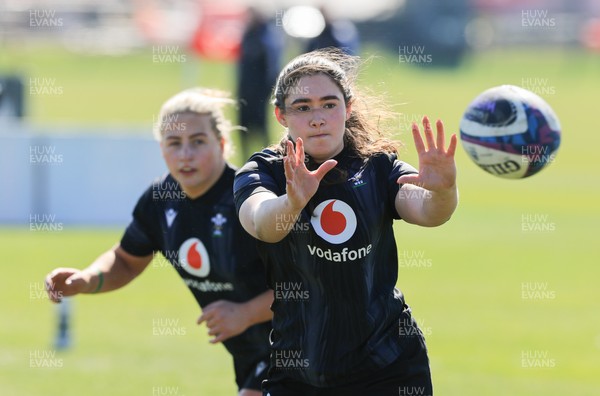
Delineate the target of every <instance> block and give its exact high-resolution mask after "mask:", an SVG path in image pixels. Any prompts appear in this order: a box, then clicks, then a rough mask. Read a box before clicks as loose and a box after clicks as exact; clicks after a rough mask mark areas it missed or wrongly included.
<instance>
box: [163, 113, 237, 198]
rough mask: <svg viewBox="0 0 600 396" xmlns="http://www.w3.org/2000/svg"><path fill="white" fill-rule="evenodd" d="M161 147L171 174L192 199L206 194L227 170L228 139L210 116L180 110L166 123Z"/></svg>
mask: <svg viewBox="0 0 600 396" xmlns="http://www.w3.org/2000/svg"><path fill="white" fill-rule="evenodd" d="M163 129H164V130H165V132H164V134H163V137H162V140H161V142H160V148H161V151H162V155H163V158H164V159H165V162H166V164H167V168H169V172H170V173H171V175H172V176H173V177H174V178H175V180H177V182H178V183H179V185H180V186H181V188H182V189H183V191H184V192H185V193H186V195H187V196H188V197H190V198H197V197H199V196H201V195H203V194H204V193H205V192H206V191H207V190H208V189H210V188H211V187H212V186H213V184H214V183H215V182H216V181H217V180H218V179H219V177H221V174H222V173H223V170H224V169H225V159H224V158H223V147H224V140H223V139H222V138H219V137H217V134H216V133H215V132H214V130H213V128H212V125H211V122H210V116H209V115H204V114H203V115H200V114H195V113H177V114H174V115H172V116H171V117H170V118H169V121H168V122H167V123H165V124H164V128H163Z"/></svg>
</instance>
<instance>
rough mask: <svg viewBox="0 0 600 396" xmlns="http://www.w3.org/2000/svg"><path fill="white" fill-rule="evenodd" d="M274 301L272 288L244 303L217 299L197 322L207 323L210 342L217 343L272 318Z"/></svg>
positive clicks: (205, 309) (203, 311) (204, 310)
mask: <svg viewBox="0 0 600 396" xmlns="http://www.w3.org/2000/svg"><path fill="white" fill-rule="evenodd" d="M272 303H273V291H272V290H267V291H265V292H264V293H261V294H259V295H258V296H256V297H254V298H253V299H251V300H248V301H246V302H243V303H234V302H231V301H225V300H219V301H215V302H213V303H210V304H208V305H207V306H206V307H204V308H203V309H202V315H200V317H199V318H198V320H197V322H196V323H198V324H201V323H206V327H208V335H209V336H212V337H213V338H212V339H211V340H210V343H211V344H216V343H219V342H222V341H225V340H227V339H229V338H231V337H235V336H237V335H239V334H241V333H243V332H244V331H246V329H248V328H249V327H250V326H253V325H255V324H258V323H262V322H267V321H269V320H271V319H272V318H273V311H271V304H272Z"/></svg>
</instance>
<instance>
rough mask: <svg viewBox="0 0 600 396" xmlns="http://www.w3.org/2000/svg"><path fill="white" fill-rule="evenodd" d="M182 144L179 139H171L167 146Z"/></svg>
mask: <svg viewBox="0 0 600 396" xmlns="http://www.w3.org/2000/svg"><path fill="white" fill-rule="evenodd" d="M180 144H181V142H180V141H179V140H169V141H168V142H167V147H178V146H179V145H180Z"/></svg>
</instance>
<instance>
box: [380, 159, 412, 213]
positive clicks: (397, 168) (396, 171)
mask: <svg viewBox="0 0 600 396" xmlns="http://www.w3.org/2000/svg"><path fill="white" fill-rule="evenodd" d="M386 157H387V158H388V161H389V162H388V164H389V166H391V171H390V172H389V173H388V180H387V185H388V204H389V207H390V210H391V212H392V213H393V214H394V218H395V219H400V216H399V215H398V212H397V211H396V195H398V190H399V189H400V185H399V184H398V183H397V182H396V180H398V178H399V177H400V176H402V175H410V174H415V173H419V171H417V170H416V169H415V168H414V167H413V166H412V165H409V164H407V163H406V162H403V161H400V160H398V158H397V157H396V154H390V155H388V156H386Z"/></svg>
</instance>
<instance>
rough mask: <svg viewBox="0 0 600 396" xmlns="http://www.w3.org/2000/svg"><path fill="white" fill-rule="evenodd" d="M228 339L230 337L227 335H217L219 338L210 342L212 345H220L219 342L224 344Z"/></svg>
mask: <svg viewBox="0 0 600 396" xmlns="http://www.w3.org/2000/svg"><path fill="white" fill-rule="evenodd" d="M228 338H229V336H228V335H226V334H217V336H216V337H215V338H213V339H212V340H210V341H209V342H210V343H211V344H218V343H219V342H223V341H225V340H226V339H228Z"/></svg>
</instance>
